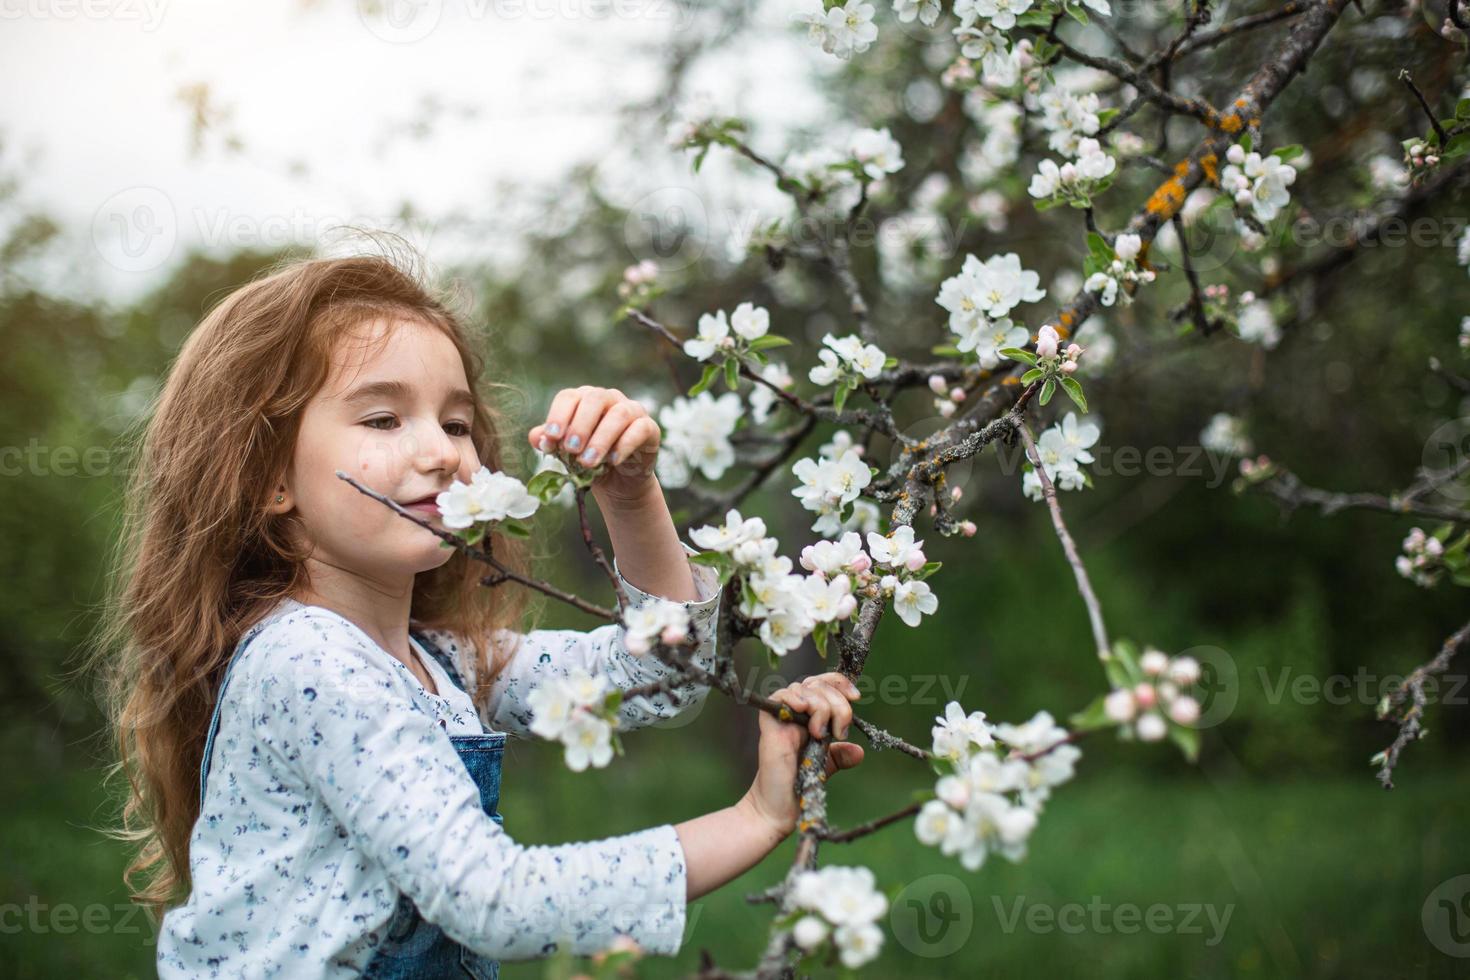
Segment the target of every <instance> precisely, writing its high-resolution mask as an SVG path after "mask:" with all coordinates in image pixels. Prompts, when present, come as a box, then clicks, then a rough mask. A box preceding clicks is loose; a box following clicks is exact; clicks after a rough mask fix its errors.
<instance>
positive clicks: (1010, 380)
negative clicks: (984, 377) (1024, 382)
mask: <svg viewBox="0 0 1470 980" xmlns="http://www.w3.org/2000/svg"><path fill="white" fill-rule="evenodd" d="M1000 383H1001V384H1003V385H1018V384H1020V383H1021V379H1020V378H1018V377H1016V376H1015V375H1014V374H1008V375H1006V376H1005V377H1004V378H1001V379H1000Z"/></svg>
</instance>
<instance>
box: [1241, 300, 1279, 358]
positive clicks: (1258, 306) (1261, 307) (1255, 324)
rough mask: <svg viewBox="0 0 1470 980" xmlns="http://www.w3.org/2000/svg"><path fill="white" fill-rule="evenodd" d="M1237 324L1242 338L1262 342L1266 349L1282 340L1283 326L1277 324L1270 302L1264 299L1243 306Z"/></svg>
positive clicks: (1257, 342) (1251, 341)
mask: <svg viewBox="0 0 1470 980" xmlns="http://www.w3.org/2000/svg"><path fill="white" fill-rule="evenodd" d="M1236 324H1237V327H1238V329H1239V332H1240V339H1241V340H1244V341H1247V342H1249V343H1253V344H1260V345H1261V346H1262V347H1264V348H1265V349H1266V350H1271V349H1272V348H1274V347H1275V346H1276V345H1277V344H1278V343H1280V342H1281V328H1280V327H1279V326H1277V324H1276V316H1275V314H1273V313H1272V312H1271V306H1270V304H1269V303H1267V302H1266V301H1265V300H1263V299H1258V300H1255V301H1253V302H1250V303H1246V304H1245V305H1244V306H1242V307H1241V309H1240V314H1239V316H1238V317H1237V318H1236Z"/></svg>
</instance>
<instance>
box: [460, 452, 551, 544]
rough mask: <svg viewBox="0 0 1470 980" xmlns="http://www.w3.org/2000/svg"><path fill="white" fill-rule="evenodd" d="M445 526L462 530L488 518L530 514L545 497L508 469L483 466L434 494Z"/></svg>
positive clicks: (502, 518) (499, 519)
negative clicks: (532, 491)
mask: <svg viewBox="0 0 1470 980" xmlns="http://www.w3.org/2000/svg"><path fill="white" fill-rule="evenodd" d="M434 503H435V504H436V505H437V506H438V507H439V513H440V515H441V516H442V518H443V520H444V526H445V527H448V528H454V529H455V530H461V529H463V528H467V527H471V526H472V525H475V524H479V523H484V522H487V521H503V520H506V519H507V518H523V517H530V516H531V515H532V514H534V513H536V508H538V507H540V506H541V501H539V500H537V499H536V498H535V497H533V496H531V495H530V494H529V493H527V492H526V485H525V484H524V483H522V482H521V481H520V480H517V479H516V478H515V477H513V476H510V475H509V474H506V473H497V472H492V471H491V469H490V468H489V467H488V466H482V467H480V468H479V470H477V471H476V472H475V474H474V475H473V476H472V477H470V482H469V483H461V482H459V481H458V480H456V481H455V482H454V483H453V484H451V485H450V487H449V489H448V490H445V491H444V492H443V493H441V494H439V495H438V496H437V497H435V498H434Z"/></svg>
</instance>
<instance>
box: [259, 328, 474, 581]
mask: <svg viewBox="0 0 1470 980" xmlns="http://www.w3.org/2000/svg"><path fill="white" fill-rule="evenodd" d="M473 406H474V400H473V396H472V395H471V394H470V390H469V382H468V380H467V379H466V377H465V371H464V363H463V362H462V361H461V360H460V356H459V351H458V350H457V349H456V348H455V346H454V344H453V343H452V342H451V341H450V340H449V338H448V337H446V336H445V335H444V334H443V333H442V332H441V331H439V330H438V329H436V328H434V327H432V326H427V325H425V324H421V323H418V322H416V321H413V320H401V319H384V320H377V321H372V322H368V323H364V324H362V325H361V326H360V327H358V328H355V329H353V330H351V331H349V332H348V333H347V335H346V336H344V338H343V339H342V341H341V342H339V344H338V346H337V350H336V351H335V352H334V354H333V357H332V366H331V371H330V373H329V375H328V377H327V381H326V383H325V384H324V385H323V386H322V389H321V391H319V392H317V393H316V395H314V396H313V397H312V399H311V401H309V402H308V403H307V405H306V408H305V410H304V412H303V415H302V418H301V429H300V432H299V434H298V435H297V439H296V451H295V454H294V456H293V458H292V461H291V467H290V469H289V471H288V473H287V477H286V488H287V502H286V503H285V504H284V505H283V507H282V509H290V508H294V509H295V510H296V511H297V513H298V515H299V516H300V518H301V521H302V523H303V524H304V526H305V529H306V533H307V536H308V537H309V538H310V541H311V544H312V546H313V557H314V558H315V559H318V560H320V561H323V562H326V563H328V564H331V565H334V566H337V567H339V568H343V569H346V570H348V571H349V572H352V573H354V574H358V575H362V576H364V577H366V578H369V579H371V580H373V581H375V582H380V583H382V584H385V585H399V584H401V580H402V579H403V578H405V577H407V578H408V579H409V583H408V584H409V585H411V584H412V576H414V575H416V574H418V573H419V572H423V571H427V570H429V569H432V568H437V567H438V566H440V565H442V564H444V562H446V561H448V560H449V558H450V556H451V555H452V554H453V552H451V551H450V550H449V549H447V548H443V547H441V546H440V542H439V539H438V538H436V537H435V536H434V535H433V534H431V533H429V532H428V531H427V530H425V529H424V528H422V527H419V526H418V525H416V524H414V523H413V522H412V521H409V520H406V519H404V518H403V517H401V516H399V515H398V514H396V513H394V512H393V511H392V510H391V509H390V508H389V507H387V506H386V505H384V504H382V503H380V502H379V501H376V500H373V499H372V498H371V497H368V496H366V495H364V494H362V493H359V492H358V491H357V490H356V489H355V488H353V487H352V485H351V484H349V483H347V482H346V481H345V480H342V479H339V478H338V477H337V475H336V473H337V471H338V470H341V471H342V472H344V473H346V474H347V475H348V476H351V477H353V478H354V479H355V480H357V481H358V482H359V483H361V484H363V485H364V486H366V487H368V488H369V489H372V490H375V491H377V492H378V493H381V494H383V495H384V496H386V497H388V498H390V499H392V500H394V501H397V502H398V503H399V504H402V505H404V506H406V507H409V509H410V510H413V511H414V512H415V513H417V514H419V516H421V517H424V518H427V519H429V520H431V521H432V522H433V523H434V524H435V526H438V527H442V526H443V525H442V523H441V521H440V518H439V512H438V508H436V507H435V506H434V504H433V501H434V497H435V496H437V495H438V494H439V493H440V492H441V491H443V490H446V489H448V487H449V485H450V484H451V483H453V482H454V481H455V480H461V481H468V480H469V479H470V476H471V474H473V473H474V472H475V471H476V470H478V469H479V468H480V460H479V458H478V456H477V455H476V452H475V447H474V444H473V443H472V442H471V439H470V431H471V425H472V423H473V420H474V413H473Z"/></svg>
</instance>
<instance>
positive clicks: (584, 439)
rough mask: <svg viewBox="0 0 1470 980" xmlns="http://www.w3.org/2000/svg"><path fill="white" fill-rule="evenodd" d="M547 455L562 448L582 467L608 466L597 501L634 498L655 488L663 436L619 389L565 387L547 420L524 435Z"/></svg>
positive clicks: (595, 487) (599, 482)
mask: <svg viewBox="0 0 1470 980" xmlns="http://www.w3.org/2000/svg"><path fill="white" fill-rule="evenodd" d="M526 437H527V439H528V440H529V441H530V443H531V445H532V446H534V447H535V448H537V449H539V450H540V451H541V452H544V453H556V452H557V451H558V450H563V451H565V452H566V454H567V455H568V456H573V457H575V459H576V461H577V462H578V463H580V464H581V465H582V466H585V467H588V468H589V469H590V468H591V467H594V466H597V465H599V464H601V463H603V462H606V463H607V464H608V465H607V469H606V470H605V471H604V472H603V474H602V475H601V476H599V477H598V478H597V482H596V483H594V484H593V485H592V489H593V490H594V491H595V492H597V493H598V495H599V497H607V498H612V499H614V500H629V501H631V500H635V499H637V498H638V497H640V496H641V495H642V494H644V493H646V492H647V491H648V488H649V487H650V486H651V485H655V484H656V483H657V480H656V479H655V478H654V475H653V469H654V463H655V462H656V461H657V459H658V447H659V440H660V438H661V437H662V432H661V431H660V430H659V427H658V423H657V422H655V421H654V420H653V419H652V418H650V417H649V415H648V412H647V411H646V410H645V409H644V408H643V406H642V405H640V404H639V403H638V402H636V401H634V400H633V399H631V398H629V397H628V396H627V395H625V394H623V393H622V392H621V391H619V390H618V389H616V388H594V387H592V386H590V385H583V386H582V387H580V388H563V389H562V390H561V391H559V392H557V394H556V397H555V398H553V399H552V400H551V408H550V410H548V411H547V413H546V421H545V422H543V423H541V424H540V425H538V426H534V427H533V428H532V429H531V431H530V432H529V433H527V435H526Z"/></svg>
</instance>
